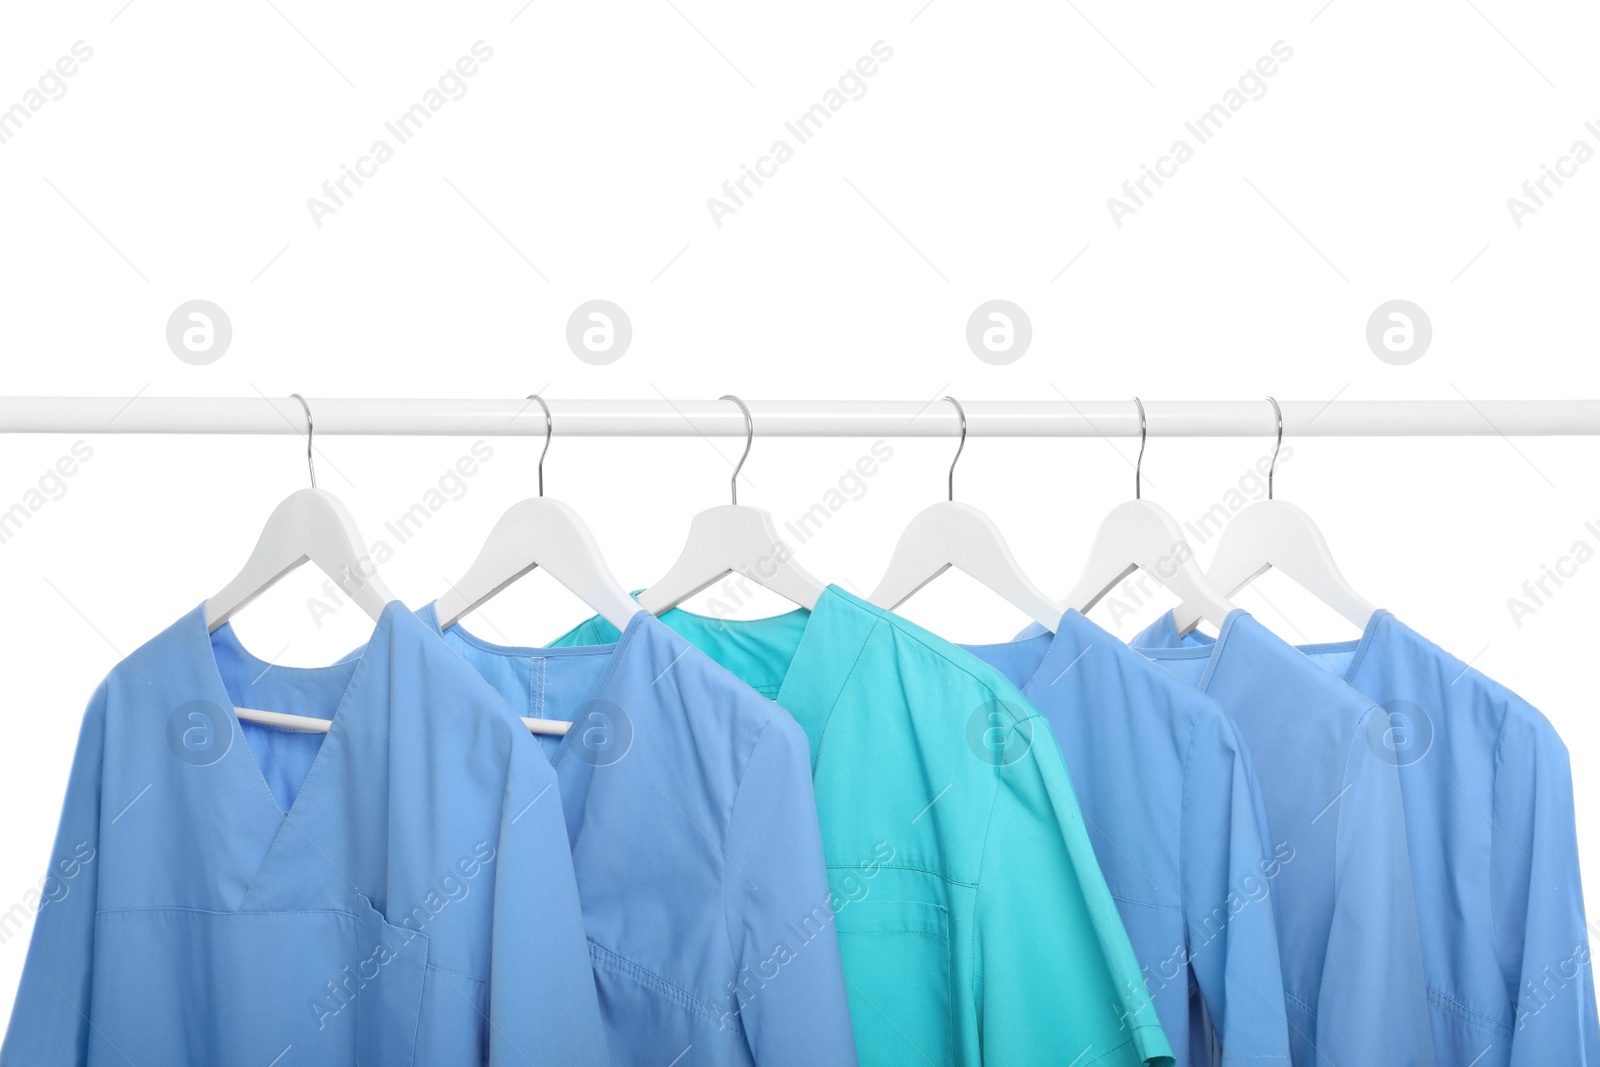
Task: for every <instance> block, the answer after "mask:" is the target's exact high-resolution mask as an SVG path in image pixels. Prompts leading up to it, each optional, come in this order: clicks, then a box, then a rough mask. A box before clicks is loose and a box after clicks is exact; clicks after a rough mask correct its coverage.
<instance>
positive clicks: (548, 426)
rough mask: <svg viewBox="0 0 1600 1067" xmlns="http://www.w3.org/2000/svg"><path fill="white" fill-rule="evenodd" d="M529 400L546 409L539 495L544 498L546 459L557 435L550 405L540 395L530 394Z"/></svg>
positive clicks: (540, 455) (540, 456)
mask: <svg viewBox="0 0 1600 1067" xmlns="http://www.w3.org/2000/svg"><path fill="white" fill-rule="evenodd" d="M528 399H529V400H537V401H538V402H539V406H540V407H541V408H543V409H544V451H542V452H540V453H539V495H540V496H544V457H545V456H547V455H549V454H550V438H551V436H552V435H553V434H554V433H555V423H554V422H552V421H551V419H550V405H549V404H546V403H545V402H544V397H542V396H540V395H539V394H538V393H529V394H528Z"/></svg>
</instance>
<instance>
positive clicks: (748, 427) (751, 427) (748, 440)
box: [717, 393, 756, 504]
mask: <svg viewBox="0 0 1600 1067" xmlns="http://www.w3.org/2000/svg"><path fill="white" fill-rule="evenodd" d="M717 399H718V400H731V401H733V402H734V403H735V404H738V405H739V410H740V411H742V412H744V454H743V455H741V456H740V457H739V463H738V465H737V466H735V467H734V468H733V477H731V478H729V479H728V489H729V490H730V491H731V492H732V494H733V502H734V503H735V504H737V503H739V472H740V471H742V470H744V461H745V460H747V459H749V458H750V446H751V445H752V444H754V443H755V439H756V424H755V420H754V419H752V418H751V417H750V409H749V408H748V407H746V406H745V402H744V401H743V400H740V399H739V398H738V397H736V396H734V395H733V394H732V393H729V394H727V395H726V396H720V397H718V398H717Z"/></svg>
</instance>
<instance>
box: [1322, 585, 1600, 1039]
mask: <svg viewBox="0 0 1600 1067" xmlns="http://www.w3.org/2000/svg"><path fill="white" fill-rule="evenodd" d="M1302 650H1303V651H1304V652H1306V653H1307V654H1308V655H1310V656H1311V658H1312V659H1313V660H1316V661H1317V662H1319V663H1321V664H1323V665H1324V666H1326V667H1327V668H1329V669H1330V670H1332V671H1334V673H1336V674H1338V675H1339V676H1340V677H1342V678H1344V679H1346V680H1347V681H1348V682H1349V683H1350V684H1351V685H1353V686H1355V687H1356V688H1357V689H1359V690H1361V692H1363V693H1366V694H1368V695H1370V696H1372V697H1374V698H1376V699H1378V700H1381V701H1382V702H1383V705H1384V707H1385V708H1386V709H1387V710H1388V712H1389V714H1390V717H1391V718H1392V720H1393V732H1392V733H1391V735H1390V737H1389V745H1388V750H1389V751H1390V752H1391V753H1392V759H1393V760H1394V762H1396V763H1397V764H1399V766H1400V785H1401V787H1402V788H1403V789H1404V790H1405V798H1406V826H1407V829H1408V830H1409V832H1410V842H1411V873H1412V880H1413V881H1414V882H1415V884H1416V890H1417V902H1418V907H1417V919H1418V922H1419V923H1421V927H1422V954H1423V968H1424V970H1425V971H1426V973H1427V976H1428V1004H1429V1007H1430V1008H1431V1009H1432V1016H1433V1041H1434V1051H1435V1053H1436V1054H1437V1055H1438V1058H1439V1062H1440V1063H1462V1064H1466V1063H1471V1064H1473V1065H1474V1067H1536V1065H1543V1064H1558V1063H1559V1064H1572V1065H1573V1067H1579V1065H1586V1067H1592V1065H1594V1064H1597V1063H1600V1034H1597V1032H1596V1025H1595V990H1594V975H1593V971H1592V969H1591V967H1590V962H1589V937H1588V926H1587V924H1586V922H1585V920H1584V909H1583V886H1582V882H1581V878H1580V875H1579V871H1578V834H1577V826H1576V823H1575V820H1574V815H1573V802H1572V770H1571V766H1570V764H1569V762H1568V759H1567V749H1566V746H1565V745H1563V744H1562V743H1561V738H1560V737H1558V736H1557V735H1556V732H1555V729H1554V728H1553V727H1552V726H1551V725H1550V723H1549V722H1548V721H1547V720H1546V719H1545V717H1544V716H1543V715H1541V714H1539V712H1538V711H1537V710H1535V709H1534V708H1533V707H1532V706H1531V705H1529V704H1528V703H1527V702H1526V701H1524V700H1522V699H1520V698H1519V697H1518V696H1517V695H1516V694H1514V693H1512V692H1511V691H1509V690H1508V689H1506V688H1505V687H1503V686H1501V685H1499V684H1497V683H1495V682H1494V681H1492V680H1490V679H1489V678H1486V677H1484V675H1483V674H1481V673H1480V672H1478V671H1477V670H1474V669H1473V668H1471V667H1469V666H1467V664H1465V663H1463V662H1461V661H1460V660H1458V659H1456V658H1455V657H1454V656H1452V655H1450V654H1449V653H1447V652H1445V651H1444V650H1443V649H1441V648H1439V647H1438V646H1437V645H1434V644H1433V643H1431V642H1430V641H1428V640H1427V639H1426V638H1424V637H1423V636H1422V635H1420V634H1418V633H1417V632H1416V631H1415V630H1412V629H1411V628H1410V627H1408V626H1406V625H1405V624H1404V623H1402V622H1400V620H1398V619H1396V618H1395V617H1394V616H1393V615H1391V614H1390V613H1389V612H1387V611H1379V612H1377V613H1376V614H1374V615H1373V616H1372V618H1371V620H1370V621H1369V622H1368V623H1367V628H1366V631H1365V633H1363V635H1362V637H1361V639H1360V640H1359V641H1351V642H1345V643H1341V644H1324V645H1307V646H1304V647H1303V649H1302Z"/></svg>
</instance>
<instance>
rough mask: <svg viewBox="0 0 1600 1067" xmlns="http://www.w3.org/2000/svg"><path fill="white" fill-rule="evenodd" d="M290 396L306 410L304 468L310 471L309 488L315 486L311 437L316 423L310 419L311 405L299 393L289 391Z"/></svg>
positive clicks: (315, 478)
mask: <svg viewBox="0 0 1600 1067" xmlns="http://www.w3.org/2000/svg"><path fill="white" fill-rule="evenodd" d="M289 395H290V396H292V397H294V398H295V399H296V400H298V401H300V406H301V407H302V408H305V411H306V469H307V470H309V471H310V472H311V488H313V489H315V488H316V487H317V464H316V462H315V461H314V460H313V459H312V458H311V439H312V438H313V437H315V436H316V433H317V427H316V424H315V423H313V422H312V421H311V405H310V404H307V403H306V398H305V397H303V396H301V395H300V394H299V393H290V394H289Z"/></svg>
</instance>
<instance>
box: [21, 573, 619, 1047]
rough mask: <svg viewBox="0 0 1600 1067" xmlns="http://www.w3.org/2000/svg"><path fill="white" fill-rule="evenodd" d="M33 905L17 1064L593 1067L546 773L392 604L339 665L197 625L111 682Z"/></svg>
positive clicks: (93, 707) (585, 983)
mask: <svg viewBox="0 0 1600 1067" xmlns="http://www.w3.org/2000/svg"><path fill="white" fill-rule="evenodd" d="M235 706H245V707H251V708H256V709H262V710H268V711H279V712H285V713H289V714H299V715H310V716H317V717H322V718H331V719H332V726H331V728H330V730H329V731H328V733H326V734H320V733H312V732H306V731H295V730H286V729H280V728H275V727H265V726H259V725H256V724H253V723H246V722H241V721H240V720H239V719H238V718H237V717H236V715H235V713H234V711H233V709H234V707H235ZM45 899H46V901H47V903H46V904H45V905H44V906H43V908H42V909H41V910H40V912H39V914H38V917H37V922H36V925H35V927H34V932H33V943H32V945H31V946H30V948H29V951H28V959H27V964H26V968H25V970H24V972H23V977H22V984H21V988H20V989H19V991H18V994H17V1000H16V1005H15V1008H14V1010H13V1013H12V1017H11V1026H10V1029H9V1032H8V1033H7V1035H6V1040H5V1047H4V1050H3V1051H0V1063H4V1064H5V1065H6V1067H60V1065H94V1067H99V1065H108V1067H109V1065H112V1064H115V1065H119V1067H126V1065H127V1064H129V1063H132V1064H137V1065H139V1067H156V1065H160V1067H185V1065H192V1067H224V1065H226V1067H234V1065H240V1064H260V1065H263V1067H265V1065H267V1064H272V1063H277V1064H279V1065H288V1064H295V1065H314V1067H349V1065H351V1064H355V1063H363V1064H382V1065H383V1067H394V1065H401V1067H405V1065H409V1064H416V1065H418V1067H422V1065H428V1067H433V1065H436V1064H444V1065H462V1067H466V1065H468V1064H472V1065H477V1064H483V1063H489V1064H494V1065H511V1064H523V1063H526V1062H528V1061H530V1060H532V1061H533V1062H537V1063H549V1064H557V1063H559V1064H580V1065H602V1064H605V1063H606V1062H608V1061H607V1052H606V1046H605V1035H604V1031H603V1029H602V1026H601V1022H600V1012H599V1005H598V1002H597V998H596V994H595V987H594V979H593V976H592V972H591V970H590V967H589V959H588V951H587V946H586V944H585V942H584V937H583V926H582V914H581V912H580V910H579V906H578V897H577V886H576V882H575V880H574V877H573V871H572V862H571V859H570V856H569V853H568V851H567V842H566V833H565V825H564V822H563V819H562V814H561V798H560V795H559V791H557V790H556V789H555V774H554V772H553V771H552V770H551V768H550V764H549V761H548V760H546V759H545V757H544V755H543V754H542V753H541V752H540V750H539V746H538V745H536V744H534V743H532V741H531V739H530V738H529V736H528V732H527V730H526V728H525V727H523V725H522V724H521V723H520V722H519V721H518V720H517V718H516V716H515V715H513V714H512V713H511V711H510V710H509V709H508V708H507V707H506V706H505V702H504V701H502V700H501V699H500V698H499V697H498V696H497V695H496V694H495V693H494V691H493V690H492V689H491V688H490V687H489V686H487V685H486V684H484V682H483V680H482V679H481V678H479V677H478V676H477V675H476V674H475V673H474V672H473V671H472V669H471V668H470V667H468V666H467V665H466V664H465V663H464V662H462V660H461V659H460V657H459V656H456V655H455V654H454V653H452V652H451V651H450V650H449V648H447V647H446V646H445V644H444V642H443V641H441V640H440V639H439V636H438V634H437V633H435V632H433V631H432V630H430V629H429V628H428V627H427V626H425V625H423V623H422V622H421V621H420V620H418V619H417V618H416V616H414V615H412V614H411V613H410V612H409V611H407V610H406V609H405V607H404V605H402V604H400V603H398V602H395V603H391V604H389V605H388V607H386V608H385V609H384V611H383V615H382V617H381V619H380V620H379V622H378V625H377V628H376V630H375V631H374V634H373V638H372V640H371V643H370V644H369V645H368V646H367V649H366V652H365V654H364V655H362V656H361V657H360V658H359V659H357V660H352V661H348V662H344V663H341V664H338V665H335V666H332V667H323V668H314V669H300V668H294V667H282V666H274V665H271V664H267V663H264V662H263V661H261V660H258V659H256V658H255V657H254V656H252V655H250V654H249V653H248V652H247V651H245V649H244V648H243V646H242V645H240V644H239V642H238V640H237V638H236V637H235V636H234V634H233V631H232V628H231V627H228V626H223V627H221V628H220V629H218V630H217V631H216V632H215V633H213V634H207V632H206V623H205V613H204V610H203V607H201V608H196V609H195V610H193V611H191V612H189V613H188V614H187V615H185V616H184V617H183V618H181V619H179V620H178V622H177V623H175V624H174V625H173V626H171V627H170V628H168V629H167V630H165V631H164V632H162V633H161V634H160V635H158V636H157V637H155V638H154V639H152V640H151V641H150V642H149V643H148V644H146V645H144V646H143V647H142V648H140V649H139V650H138V651H136V652H134V653H133V654H132V655H131V656H129V657H128V658H127V659H125V660H123V661H122V662H121V663H120V664H118V665H117V666H116V667H115V668H114V669H113V670H112V671H111V673H110V675H109V676H108V677H107V678H106V679H105V681H104V682H103V683H102V684H101V685H100V687H99V689H98V690H97V691H96V692H95V695H94V698H93V699H92V700H91V702H90V704H89V709H88V712H87V714H86V715H85V717H84V723H83V729H82V732H81V734H80V737H79V742H78V751H77V756H76V759H75V762H74V764H73V769H72V777H71V780H70V782H69V785H68V788H67V798H66V805H65V809H64V810H63V813H62V817H61V824H60V830H59V833H58V836H57V841H56V847H55V853H54V855H53V857H52V859H51V863H50V868H49V877H48V879H47V882H46V890H45Z"/></svg>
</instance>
